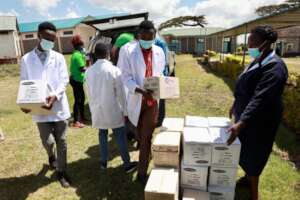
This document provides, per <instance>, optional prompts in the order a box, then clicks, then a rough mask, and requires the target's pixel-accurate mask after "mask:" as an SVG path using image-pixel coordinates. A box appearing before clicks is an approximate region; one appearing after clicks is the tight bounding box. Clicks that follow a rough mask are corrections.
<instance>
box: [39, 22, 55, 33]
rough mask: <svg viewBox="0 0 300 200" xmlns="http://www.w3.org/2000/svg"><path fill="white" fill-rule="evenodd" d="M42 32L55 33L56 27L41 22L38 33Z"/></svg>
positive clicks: (49, 23)
mask: <svg viewBox="0 0 300 200" xmlns="http://www.w3.org/2000/svg"><path fill="white" fill-rule="evenodd" d="M43 30H51V31H54V32H56V27H55V25H54V24H52V23H51V22H42V23H40V24H39V27H38V31H39V32H41V31H43Z"/></svg>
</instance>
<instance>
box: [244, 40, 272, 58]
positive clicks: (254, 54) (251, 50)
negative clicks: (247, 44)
mask: <svg viewBox="0 0 300 200" xmlns="http://www.w3.org/2000/svg"><path fill="white" fill-rule="evenodd" d="M266 42H267V41H265V42H264V43H262V45H260V47H258V48H249V49H248V50H249V55H250V56H251V57H252V58H254V59H256V58H258V57H259V56H261V54H262V52H263V51H260V50H259V49H261V48H262V47H263V46H264V45H265V44H266Z"/></svg>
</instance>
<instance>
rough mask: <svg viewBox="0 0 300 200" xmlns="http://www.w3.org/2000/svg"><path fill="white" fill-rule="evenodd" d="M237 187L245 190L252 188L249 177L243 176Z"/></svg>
mask: <svg viewBox="0 0 300 200" xmlns="http://www.w3.org/2000/svg"><path fill="white" fill-rule="evenodd" d="M236 186H237V187H243V188H249V187H250V182H249V179H248V176H243V177H242V178H240V179H239V180H238V181H237V183H236Z"/></svg>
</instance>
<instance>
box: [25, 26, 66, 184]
mask: <svg viewBox="0 0 300 200" xmlns="http://www.w3.org/2000/svg"><path fill="white" fill-rule="evenodd" d="M38 37H39V44H38V46H37V47H36V48H34V49H33V50H32V51H30V52H29V53H27V54H25V55H24V56H23V57H22V60H21V66H20V68H21V69H20V71H21V75H20V76H21V80H42V81H44V82H45V83H46V84H47V85H49V87H50V88H51V89H52V91H51V92H50V95H49V96H48V98H47V104H46V105H45V106H43V108H44V109H48V110H52V111H53V113H54V114H51V115H43V116H42V115H33V116H32V119H33V121H34V122H36V123H37V126H38V129H39V132H40V137H41V140H42V143H43V146H44V148H45V149H46V151H47V154H48V157H49V165H50V169H55V168H56V170H57V172H58V173H57V176H58V180H59V182H60V183H61V185H62V186H63V187H69V186H70V178H69V177H68V175H67V173H66V167H67V142H66V131H67V127H68V121H67V119H68V118H70V111H69V104H68V99H67V95H66V92H65V91H66V88H67V85H68V82H69V76H68V71H67V65H66V61H65V58H64V56H63V55H62V54H60V53H58V52H56V51H53V50H52V49H53V48H54V43H55V40H56V27H55V26H54V25H53V24H52V23H50V22H43V23H41V24H40V25H39V27H38ZM22 111H23V112H25V113H30V112H31V111H30V110H27V109H22ZM55 143H56V149H57V153H56V152H55V151H54V145H55ZM56 163H57V166H56Z"/></svg>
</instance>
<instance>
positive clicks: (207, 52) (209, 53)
mask: <svg viewBox="0 0 300 200" xmlns="http://www.w3.org/2000/svg"><path fill="white" fill-rule="evenodd" d="M206 54H207V55H208V56H209V57H215V56H217V55H218V54H217V52H215V51H211V50H207V51H206Z"/></svg>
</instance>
